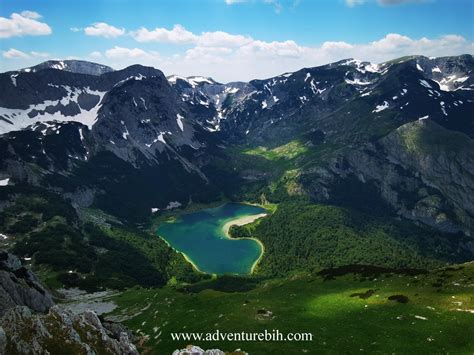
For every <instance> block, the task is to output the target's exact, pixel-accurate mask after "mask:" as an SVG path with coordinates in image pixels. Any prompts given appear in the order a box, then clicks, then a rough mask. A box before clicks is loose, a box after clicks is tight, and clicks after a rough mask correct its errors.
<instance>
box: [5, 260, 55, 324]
mask: <svg viewBox="0 0 474 355" xmlns="http://www.w3.org/2000/svg"><path fill="white" fill-rule="evenodd" d="M53 305H54V303H53V299H52V297H51V294H50V293H49V292H47V291H46V290H45V288H44V287H43V286H42V285H41V284H40V282H39V280H38V279H37V277H36V275H35V274H34V273H32V272H31V271H30V270H28V269H26V268H25V267H23V266H22V265H21V262H20V259H18V257H16V256H15V255H13V254H10V253H7V252H6V251H0V316H2V315H3V314H5V312H6V311H7V310H9V309H10V308H13V307H15V306H27V307H28V308H30V309H31V310H33V311H35V312H40V313H45V312H47V311H48V309H49V308H51V307H52V306H53Z"/></svg>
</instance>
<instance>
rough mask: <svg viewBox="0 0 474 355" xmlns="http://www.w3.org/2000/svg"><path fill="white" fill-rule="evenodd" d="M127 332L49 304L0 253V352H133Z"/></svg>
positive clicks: (30, 276)
mask: <svg viewBox="0 0 474 355" xmlns="http://www.w3.org/2000/svg"><path fill="white" fill-rule="evenodd" d="M131 336H132V334H131V332H130V331H128V330H127V328H125V327H124V326H122V325H121V324H119V323H111V322H104V323H102V322H101V320H100V319H99V317H98V316H97V314H96V313H95V312H93V311H90V310H86V311H84V312H82V313H79V314H73V313H72V312H70V311H68V310H65V309H63V308H62V307H61V306H58V305H54V302H53V299H52V296H51V294H50V293H49V292H48V291H47V290H46V289H45V288H44V287H43V286H42V285H41V283H40V282H39V280H38V279H37V277H36V276H35V274H34V273H33V272H31V271H30V270H28V269H26V268H25V267H23V266H22V265H21V262H20V260H19V259H18V257H16V256H15V255H12V254H10V253H8V252H5V251H0V354H84V355H86V354H87V355H93V354H113V355H116V354H120V355H135V354H138V351H137V348H136V347H135V345H134V344H133V343H132V342H131V340H130V337H131Z"/></svg>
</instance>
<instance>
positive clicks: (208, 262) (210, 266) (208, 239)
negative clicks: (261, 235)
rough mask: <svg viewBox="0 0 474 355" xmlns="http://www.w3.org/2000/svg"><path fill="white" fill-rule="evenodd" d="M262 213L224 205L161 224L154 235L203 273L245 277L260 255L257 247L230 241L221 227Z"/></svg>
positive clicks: (244, 241) (253, 208) (252, 243)
mask: <svg viewBox="0 0 474 355" xmlns="http://www.w3.org/2000/svg"><path fill="white" fill-rule="evenodd" d="M265 212H266V210H265V209H263V208H261V207H257V206H250V205H244V204H239V203H226V204H225V205H222V206H219V207H216V208H209V209H205V210H202V211H199V212H195V213H189V214H184V215H182V216H180V217H179V218H178V219H176V220H175V221H173V222H166V223H163V224H161V225H160V226H159V227H158V230H157V233H158V235H159V236H160V237H162V238H163V239H164V240H166V241H167V242H168V243H169V244H170V245H171V246H172V247H173V248H174V249H176V250H178V251H180V252H182V253H184V254H186V256H187V257H188V258H189V259H190V260H191V261H192V262H193V263H194V264H195V265H196V267H197V268H198V269H199V270H201V271H203V272H206V273H209V274H227V273H229V274H248V273H250V272H251V269H252V266H253V264H254V263H255V261H257V260H258V258H259V257H260V254H261V253H262V248H261V246H260V244H259V243H258V242H256V241H255V240H252V239H229V238H228V237H227V236H225V234H224V231H223V227H224V225H225V224H226V223H227V222H229V221H231V220H234V219H237V218H241V217H246V216H252V215H256V214H260V213H265Z"/></svg>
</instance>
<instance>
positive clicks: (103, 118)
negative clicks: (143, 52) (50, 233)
mask: <svg viewBox="0 0 474 355" xmlns="http://www.w3.org/2000/svg"><path fill="white" fill-rule="evenodd" d="M63 64H64V65H63V66H62V67H61V68H60V67H58V65H59V64H58V63H48V62H47V63H44V64H42V65H39V66H37V67H36V69H35V70H33V69H31V70H30V71H27V70H25V71H18V72H8V73H3V74H0V92H1V93H2V94H1V95H0V133H3V134H0V179H1V180H3V181H8V184H18V183H27V184H33V185H37V186H41V187H45V188H48V189H54V190H55V191H60V192H61V193H64V194H66V195H67V196H70V197H71V199H72V200H73V203H74V204H75V205H77V206H80V207H88V206H90V205H91V204H94V205H96V206H97V207H99V208H102V209H104V210H106V211H107V212H108V213H110V214H113V215H116V216H118V217H120V218H127V219H132V220H134V221H138V220H140V221H143V220H144V219H145V218H147V217H149V215H150V214H151V211H157V209H163V208H166V207H167V206H169V205H170V203H175V202H179V203H181V204H186V203H188V202H189V201H200V202H208V201H210V200H212V199H216V198H217V196H219V195H220V194H221V193H222V189H221V190H219V188H218V187H217V186H220V184H219V183H220V182H221V180H222V177H223V176H232V175H238V172H235V171H226V166H225V165H226V164H225V163H223V162H222V161H224V162H225V161H226V160H229V159H232V154H233V152H232V150H229V149H226V148H227V147H229V146H233V145H237V146H239V147H240V146H241V145H242V144H243V145H250V146H258V145H263V146H265V147H270V148H272V147H278V146H281V145H284V144H286V143H288V142H291V141H294V140H301V141H303V142H307V141H308V140H309V141H311V142H310V146H311V149H309V150H311V151H317V150H318V149H322V150H325V151H327V152H329V151H337V153H338V158H337V159H339V160H343V161H344V162H345V163H347V164H349V165H350V166H352V170H353V172H354V173H356V176H359V175H360V176H366V175H367V177H368V178H369V180H370V178H371V174H378V173H370V172H368V169H369V166H365V165H364V164H369V165H374V166H371V167H370V169H372V168H373V169H375V165H376V166H377V167H379V169H378V170H377V169H376V171H379V172H380V174H389V176H391V179H392V182H391V183H390V189H389V188H388V187H387V186H388V185H387V184H388V182H385V183H382V181H383V179H382V178H380V177H378V178H377V179H374V181H375V180H378V181H381V186H382V185H383V186H382V187H380V188H379V189H378V191H380V192H381V193H382V194H383V195H382V197H383V198H384V199H385V200H387V201H391V202H390V203H391V204H392V205H394V206H395V205H397V206H398V207H396V210H397V211H399V213H400V215H403V216H406V217H410V218H415V219H417V220H420V221H424V222H426V223H428V224H430V225H434V226H438V227H440V228H442V229H443V230H444V229H446V230H452V231H454V230H455V229H456V227H454V225H451V224H450V222H448V221H453V220H456V222H455V224H456V225H460V224H462V225H463V226H464V227H462V228H461V229H462V230H469V229H471V228H472V225H471V224H470V223H471V222H469V221H470V220H471V217H469V216H470V215H472V213H471V212H472V208H471V207H469V206H471V205H472V201H471V200H472V199H471V198H470V197H467V196H468V195H467V194H466V189H465V188H464V187H463V186H464V185H465V182H466V181H464V180H465V179H466V177H462V176H460V175H456V176H454V175H453V170H451V166H449V165H448V164H447V161H446V162H442V161H441V160H442V156H446V157H447V159H448V160H449V159H450V157H451V155H450V154H451V153H449V150H450V147H445V148H446V149H445V155H442V156H436V154H433V153H430V152H427V154H428V155H423V156H420V155H417V154H414V153H413V152H411V151H410V153H406V152H407V150H406V149H405V148H404V149H398V147H401V146H403V144H404V143H403V142H401V141H400V142H399V141H397V140H396V139H395V138H396V136H397V134H392V133H393V132H395V131H396V130H397V129H398V128H399V127H403V126H404V125H406V124H408V123H411V122H417V121H418V120H419V119H422V120H428V121H430V122H434V123H436V124H438V125H440V126H442V127H444V128H445V129H447V130H449V131H450V132H451V131H456V132H459V133H463V134H465V135H467V136H468V137H470V138H471V139H472V138H473V137H474V121H473V120H472V112H473V111H474V87H473V86H474V82H473V80H474V79H473V78H472V75H471V74H472V70H473V69H474V60H473V57H472V56H470V55H464V56H457V57H445V58H426V57H422V56H413V57H405V58H399V59H396V60H393V61H390V62H387V63H382V64H379V65H376V64H372V63H368V62H361V61H357V60H354V59H348V60H342V61H339V62H336V63H331V64H328V65H324V66H320V67H315V68H304V69H301V70H299V71H296V72H293V73H285V74H282V75H279V76H277V77H274V78H269V79H265V80H252V81H250V82H247V83H244V82H236V83H228V84H222V83H218V82H216V81H214V80H212V79H210V78H205V77H189V78H181V77H177V76H172V77H168V78H165V77H164V75H163V73H162V72H161V71H159V70H157V69H154V68H150V67H143V66H140V65H134V66H130V67H128V68H125V69H123V70H118V71H111V70H108V69H104V70H102V69H98V68H100V67H94V66H93V65H92V64H91V63H88V64H84V63H76V62H74V63H66V62H64V63H63ZM66 64H67V65H66ZM83 66H85V67H87V68H89V69H90V70H82V69H81V68H83ZM91 68H96V69H97V70H95V69H94V70H92V69H91ZM68 70H69V71H68ZM93 71H94V73H92V72H93ZM84 72H87V73H85V74H84ZM406 127H411V126H406ZM401 132H402V130H400V131H398V133H401ZM388 136H390V137H391V138H387V139H388V140H392V141H390V142H388V141H387V139H386V140H383V137H388ZM449 139H451V138H449ZM402 143H403V144H402ZM315 145H319V146H317V147H315V148H314V146H315ZM436 146H437V145H436V144H432V145H431V146H430V147H429V149H431V150H432V152H435V151H436ZM391 147H395V148H396V150H393V149H390V148H391ZM395 148H394V149H395ZM340 150H344V151H345V152H344V154H339V153H340ZM352 150H354V151H355V152H357V153H354V154H349V153H348V152H350V151H352ZM407 154H408V155H407ZM334 155H335V154H334ZM334 155H331V158H334ZM428 156H429V158H428ZM464 158H466V156H463V158H462V159H464ZM337 159H336V160H335V161H337ZM407 159H408V160H407ZM426 159H428V160H426ZM216 161H218V163H217V164H214V165H213V163H214V162H216ZM375 161H377V163H375ZM454 161H456V160H454ZM328 164H329V165H331V164H330V160H329V161H324V162H323V163H322V164H321V162H318V163H317V164H314V163H313V162H311V163H310V164H306V165H305V166H304V168H302V167H299V166H297V168H298V169H299V170H301V173H302V174H303V176H304V178H305V179H306V181H305V185H306V186H309V185H311V186H312V187H310V188H308V190H309V191H311V193H310V194H311V196H319V195H321V194H320V193H319V192H318V193H315V191H319V190H321V192H322V195H325V194H326V195H328V193H327V191H329V190H335V188H336V186H330V184H329V182H328V181H327V178H326V177H325V176H323V177H319V176H318V175H317V174H316V175H312V173H311V171H312V170H318V169H325V166H326V165H328ZM433 164H435V165H436V169H437V170H436V172H435V171H434V168H433V167H432V165H433ZM358 165H359V167H358ZM216 166H219V168H216ZM332 166H333V168H330V171H331V173H330V174H329V175H333V176H335V178H334V179H333V180H334V181H340V180H344V179H345V176H346V173H345V172H344V169H342V170H341V169H339V168H337V167H336V166H337V164H336V163H334V164H332ZM300 168H301V169H300ZM244 169H245V168H244ZM419 169H421V170H419ZM471 169H472V167H471V166H470V165H469V164H468V165H465V169H464V170H459V169H458V170H459V171H458V172H459V174H467V175H466V176H468V177H469V176H471V175H472V170H471ZM352 170H351V171H352ZM338 174H339V175H338ZM400 174H402V175H400ZM406 174H408V175H409V176H411V177H410V179H409V180H407V178H406V176H405V175H406ZM242 175H243V174H242ZM434 175H436V176H437V177H436V179H435V178H434V177H433V179H435V180H436V181H437V182H436V183H435V182H433V179H431V178H429V177H428V176H434ZM311 176H313V177H314V180H313V181H310V180H311ZM443 176H444V178H443ZM336 177H337V178H336ZM450 179H456V180H454V181H453V180H450ZM389 180H390V179H389ZM461 180H463V181H461ZM387 181H388V180H387ZM415 181H418V182H419V183H418V182H417V183H416V184H417V186H420V188H421V187H426V186H428V187H430V189H433V188H434V189H436V190H437V193H436V196H440V198H441V200H442V201H445V202H439V203H438V202H437V201H439V198H438V197H429V196H431V194H430V192H428V195H427V196H424V200H423V201H421V202H420V203H419V204H418V205H417V207H414V206H412V205H411V204H412V203H413V201H412V200H414V197H410V198H404V200H407V201H408V200H409V201H410V203H408V202H407V203H408V205H407V203H404V207H402V206H401V205H399V202H400V196H401V195H403V194H412V193H413V191H414V190H410V189H408V190H407V188H406V186H405V184H412V183H415ZM457 181H460V184H458V183H457ZM399 183H400V184H399ZM433 184H434V186H431V185H433ZM463 184H464V185H463ZM448 185H449V186H450V187H449V188H446V187H444V186H448ZM317 186H319V187H317ZM448 189H449V191H448ZM423 191H424V190H423ZM121 194H125V195H126V198H120V195H121ZM395 195H397V196H398V197H397V202H394V199H395V197H394V196H395ZM452 196H455V197H452ZM318 198H319V197H318ZM328 198H329V197H328ZM455 200H456V201H455ZM124 201H125V202H124ZM417 201H419V199H418V200H417ZM120 204H125V205H124V206H122V207H123V208H121V207H120ZM405 205H406V206H405ZM434 206H438V207H436V208H435V207H434ZM443 206H444V207H443ZM466 208H468V209H467V210H466ZM433 209H436V210H438V211H444V212H442V213H441V212H440V213H441V214H439V213H438V214H437V216H438V217H434V216H431V217H426V218H425V217H422V216H423V215H426V214H427V213H428V212H427V211H428V210H429V211H432V210H433ZM130 211H132V214H130ZM135 212H136V216H132V215H133V214H134V213H135ZM430 213H431V212H430ZM443 213H444V214H443ZM428 214H429V213H428ZM444 216H446V218H445V217H444ZM433 218H435V219H437V220H438V222H439V223H438V222H437V223H432V221H431V220H432V219H433ZM430 221H431V222H430ZM441 221H444V222H441Z"/></svg>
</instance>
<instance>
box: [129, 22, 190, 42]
mask: <svg viewBox="0 0 474 355" xmlns="http://www.w3.org/2000/svg"><path fill="white" fill-rule="evenodd" d="M131 35H132V37H133V38H134V39H135V40H136V41H138V42H162V43H174V44H186V43H193V42H195V41H196V39H197V37H196V35H194V34H193V33H192V32H189V31H188V30H186V29H185V28H184V27H183V26H181V25H174V27H173V28H172V29H171V30H168V29H166V28H159V27H157V28H155V29H154V30H148V29H146V28H145V27H142V28H140V29H138V30H137V31H134V32H131Z"/></svg>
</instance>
